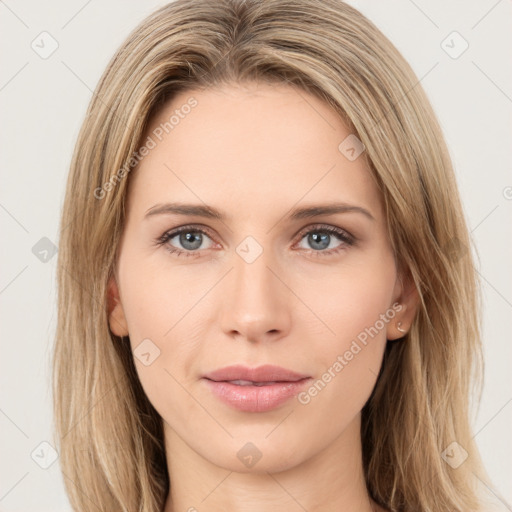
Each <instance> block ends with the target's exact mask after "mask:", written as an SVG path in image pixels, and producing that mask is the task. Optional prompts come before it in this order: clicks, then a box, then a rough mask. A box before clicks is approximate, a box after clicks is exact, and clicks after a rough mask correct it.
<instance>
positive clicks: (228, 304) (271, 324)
mask: <svg viewBox="0 0 512 512" xmlns="http://www.w3.org/2000/svg"><path fill="white" fill-rule="evenodd" d="M268 253H270V251H265V250H264V251H263V252H262V254H260V256H259V257H258V258H257V259H256V260H255V261H252V262H248V261H246V260H245V259H244V258H242V257H240V256H239V255H238V254H235V255H234V258H233V262H234V263H233V264H234V268H233V270H232V271H231V272H230V273H229V275H228V276H227V279H226V282H225V284H224V287H223V290H222V294H223V295H224V297H223V298H222V299H221V300H222V303H223V306H222V312H221V327H222V330H223V332H224V333H226V335H227V336H229V337H230V338H233V339H239V340H245V341H250V342H264V341H271V340H274V341H276V340H278V339H280V338H282V337H284V336H286V335H287V334H288V332H289V330H290V324H291V314H290V307H292V304H293V303H292V297H293V294H292V293H291V292H290V290H289V289H288V288H287V286H286V285H285V284H284V282H283V281H285V279H283V276H280V275H279V274H280V272H279V270H277V267H276V265H275V262H273V261H271V258H270V256H268Z"/></svg>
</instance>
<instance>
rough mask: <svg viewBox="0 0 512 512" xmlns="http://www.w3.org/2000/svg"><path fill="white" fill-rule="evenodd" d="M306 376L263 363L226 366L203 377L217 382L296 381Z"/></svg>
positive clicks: (306, 376)
mask: <svg viewBox="0 0 512 512" xmlns="http://www.w3.org/2000/svg"><path fill="white" fill-rule="evenodd" d="M308 377H309V375H305V374H301V373H297V372H294V371H292V370H288V369H286V368H281V367H280V366H274V365H271V364H265V365H263V366H258V367H256V368H249V367H247V366H243V365H233V366H226V367H224V368H219V369H218V370H214V371H212V372H209V373H207V374H206V375H204V378H206V379H209V380H214V381H217V382H220V381H231V380H247V381H250V382H279V381H284V382H296V381H298V380H302V379H306V378H308Z"/></svg>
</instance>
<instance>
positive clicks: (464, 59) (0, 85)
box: [0, 0, 512, 512]
mask: <svg viewBox="0 0 512 512" xmlns="http://www.w3.org/2000/svg"><path fill="white" fill-rule="evenodd" d="M164 3H165V2H162V1H154V0H152V1H146V2H142V1H138V2H137V1H134V0H131V1H124V2H121V0H108V1H102V2H100V1H99V0H89V1H83V0H72V1H67V2H64V1H55V0H54V1H50V2H35V1H18V2H15V1H14V0H6V1H1V0H0V16H1V17H0V38H1V43H0V44H1V47H2V50H3V51H2V57H3V62H2V66H1V71H0V109H1V114H2V118H3V123H2V127H3V129H2V131H1V135H0V137H1V139H0V145H1V155H2V159H1V164H2V171H1V172H2V175H1V180H2V186H1V189H0V224H1V229H2V243H1V273H0V306H1V324H0V325H1V326H2V337H1V343H2V357H1V371H0V378H1V388H0V428H1V432H2V436H1V456H0V460H1V467H0V471H1V472H0V510H1V511H4V512H7V511H27V510H38V511H58V510H64V511H68V510H70V506H69V503H68V501H67V498H66V496H65V494H64V488H63V481H62V477H61V474H60V469H59V464H58V460H57V461H56V462H55V463H53V464H52V465H50V466H49V468H48V469H42V468H41V467H40V466H39V465H38V464H37V463H36V462H35V460H37V461H38V462H39V463H40V464H44V463H46V464H48V463H49V462H51V458H50V456H51V451H48V447H46V446H45V445H42V446H40V443H41V442H43V441H50V442H51V431H52V421H53V420H52V413H51V389H50V384H49V383H50V380H49V362H50V355H51V350H52V346H53V336H54V332H55V323H56V322H55V320H56V307H55V298H56V287H55V267H56V261H57V258H56V257H52V258H50V259H49V260H48V261H47V262H46V263H45V262H43V261H41V260H40V259H39V258H38V257H36V255H35V254H34V253H33V251H32V248H33V247H34V246H35V245H36V244H37V243H38V242H39V241H40V239H41V238H43V237H47V238H48V239H49V240H50V241H52V242H54V243H57V242H58V240H57V239H58V222H59V215H60V209H61V205H62V200H63V194H64V186H65V181H66V177H67V172H68V166H69V162H70V158H71V153H72V149H73V146H74V143H75V140H76V137H77V134H78V130H79V127H80V125H81V122H82V120H83V116H84V113H85V109H86V106H87V104H88V102H89V100H90V98H91V96H92V91H93V90H94V88H95V87H96V84H97V82H98V79H99V78H100V75H101V73H102V72H103V70H104V68H105V66H106V65H107V62H108V61H109V59H110V57H111V56H112V54H113V53H114V51H115V50H116V49H117V47H118V46H119V45H120V44H121V43H122V41H123V40H124V39H125V37H126V36H127V35H128V33H129V32H130V31H131V30H132V28H134V27H135V25H136V24H137V23H138V22H139V21H140V20H142V19H143V18H144V17H145V16H146V15H148V14H149V13H150V12H152V11H153V10H154V9H156V8H157V7H160V6H162V5H164ZM349 3H350V4H351V5H354V6H355V7H357V8H358V9H360V10H361V11H362V12H363V13H364V14H365V15H367V16H368V17H369V18H370V19H371V20H372V21H373V22H374V23H375V24H376V25H377V26H378V27H379V28H380V29H381V30H382V31H383V32H384V33H385V34H386V35H387V36H388V37H389V38H390V39H391V40H392V41H393V43H394V44H395V45H396V46H397V47H398V49H399V50H400V51H401V52H402V53H403V55H404V56H405V58H406V59H407V60H408V61H409V62H410V63H411V65H412V67H413V69H414V70H415V72H416V74H417V76H418V78H419V79H421V84H422V86H423V87H424V88H425V89H426V91H427V94H428V95H429V97H430V100H431V101H432V103H433V106H434V109H435V111H436V113H437V115H438V117H439V120H440V122H441V125H442V128H443V131H444V134H445V137H446V139H447V143H448V146H449V148H450V152H451V155H452V157H453V161H454V164H455V168H456V173H457V180H458V183H459V187H460V192H461V195H462V200H463V203H464V207H465V212H466V217H467V221H468V224H469V226H470V229H471V232H472V236H473V237H474V239H475V242H476V244H477V247H478V253H479V257H480V261H479V262H478V263H477V265H478V269H479V273H480V275H481V277H482V281H483V283H484V284H483V296H484V299H485V310H484V343H485V360H486V370H487V373H486V380H485V389H484V393H483V398H482V403H481V407H480V410H479V412H478V415H477V416H476V418H475V422H474V430H475V433H476V441H477V443H478V445H479V447H480V449H481V452H482V455H483V458H484V461H485V463H486V465H487V469H488V471H489V474H490V476H491V477H492V479H493V481H494V484H495V489H497V490H498V492H500V493H501V494H502V498H503V499H504V500H507V502H508V503H511V502H512V489H511V486H510V484H511V482H512V443H511V436H510V431H511V428H510V427H511V425H512V403H511V401H512V379H511V378H510V363H511V360H512V358H511V353H512V344H511V342H510V328H511V321H510V319H511V317H512V315H511V312H512V279H511V265H510V263H511V261H512V245H511V242H510V237H511V234H512V233H511V231H510V226H511V225H512V222H511V221H512V173H511V170H512V158H511V154H510V147H511V141H512V138H511V135H512V122H511V112H512V67H511V66H510V64H511V63H512V44H511V43H512V31H511V30H510V28H511V27H512V3H511V1H510V0H500V1H496V0H481V1H472V2H469V1H461V0H459V1H453V0H452V1H450V2H446V1H441V0H435V1H430V2H427V1H426V0H415V1H412V0H393V1H386V2H383V1H379V0H352V1H350V2H349ZM43 31H47V32H49V33H50V34H51V36H52V37H53V38H54V39H55V40H56V41H57V42H58V45H59V46H58V48H57V50H56V51H55V52H54V53H53V54H52V55H51V56H49V57H48V58H47V59H43V58H41V57H40V56H39V55H38V54H37V53H36V52H35V51H34V50H33V49H32V48H31V44H32V41H34V40H35V41H36V43H37V42H38V41H40V38H39V39H38V36H39V34H41V32H43ZM453 31H457V32H458V33H459V34H460V35H461V36H462V37H463V38H464V39H465V40H466V41H467V42H468V43H469V48H468V49H467V51H465V52H464V53H463V54H462V55H461V56H460V57H458V58H456V59H454V58H452V57H450V56H449V55H448V54H447V53H446V52H445V51H444V49H443V47H442V46H441V43H442V41H443V40H445V38H446V37H447V36H449V34H451V33H452V32H453ZM451 40H453V36H451V38H450V39H448V40H447V43H445V44H448V45H451V46H454V48H455V50H457V48H460V46H458V45H460V41H457V40H455V42H454V43H451V42H450V41H451ZM49 43H50V42H49V40H47V42H46V43H45V48H46V49H48V48H49ZM39 44H40V45H42V43H39ZM34 450H36V451H35V452H34ZM32 453H34V459H33V458H31V454H32ZM501 509H502V510H512V507H511V506H510V505H506V504H504V505H502V508H501ZM501 509H500V510H501Z"/></svg>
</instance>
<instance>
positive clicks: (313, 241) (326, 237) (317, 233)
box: [300, 224, 356, 256]
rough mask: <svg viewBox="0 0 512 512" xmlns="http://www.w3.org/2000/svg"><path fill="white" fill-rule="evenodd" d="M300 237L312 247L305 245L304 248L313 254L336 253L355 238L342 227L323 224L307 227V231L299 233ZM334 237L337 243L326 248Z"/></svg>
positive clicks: (350, 244) (349, 244)
mask: <svg viewBox="0 0 512 512" xmlns="http://www.w3.org/2000/svg"><path fill="white" fill-rule="evenodd" d="M300 237H301V239H300V241H301V242H302V241H303V240H305V241H306V243H307V244H308V245H309V246H310V247H312V249H310V248H307V247H306V248H305V249H306V250H307V251H308V252H311V253H313V254H314V255H315V256H326V255H331V254H336V253H338V252H340V251H342V250H344V249H347V248H348V247H350V246H352V245H355V243H356V240H355V238H354V237H353V236H352V235H350V234H349V233H348V232H346V231H345V230H344V229H341V228H337V227H335V226H328V225H323V224H320V225H316V226H313V227H309V228H308V230H307V231H305V232H304V231H302V232H301V233H300ZM336 239H337V240H338V242H339V243H338V245H336V246H335V247H334V248H333V247H331V248H330V249H329V250H326V249H328V248H329V246H330V245H331V243H333V242H335V241H336Z"/></svg>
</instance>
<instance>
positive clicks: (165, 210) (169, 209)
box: [144, 203, 375, 221]
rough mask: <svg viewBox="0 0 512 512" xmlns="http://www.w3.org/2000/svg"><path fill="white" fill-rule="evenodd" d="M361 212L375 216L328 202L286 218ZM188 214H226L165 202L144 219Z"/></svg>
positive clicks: (223, 216)
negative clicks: (164, 215) (155, 216)
mask: <svg viewBox="0 0 512 512" xmlns="http://www.w3.org/2000/svg"><path fill="white" fill-rule="evenodd" d="M349 212H350V213H352V212H354V213H361V214H363V215H365V216H366V217H367V218H368V219H370V220H372V221H375V217H374V216H373V215H372V214H371V213H370V212H369V211H368V210H367V209H365V208H363V207H362V206H356V205H351V204H347V203H330V204H322V205H315V206H308V207H302V208H295V209H293V210H291V212H290V213H288V215H286V218H287V219H289V220H301V219H310V218H314V217H319V216H321V215H334V214H336V213H349ZM163 214H166V215H172V214H176V215H190V216H195V217H204V218H207V219H215V220H220V221H225V220H227V219H228V216H227V215H226V214H225V213H222V212H221V211H220V210H218V209H216V208H213V207H211V206H208V205H200V204H185V203H165V204H156V205H155V206H152V207H151V208H149V209H148V210H147V211H146V214H145V216H144V218H145V219H147V218H150V217H152V216H154V215H163Z"/></svg>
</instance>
